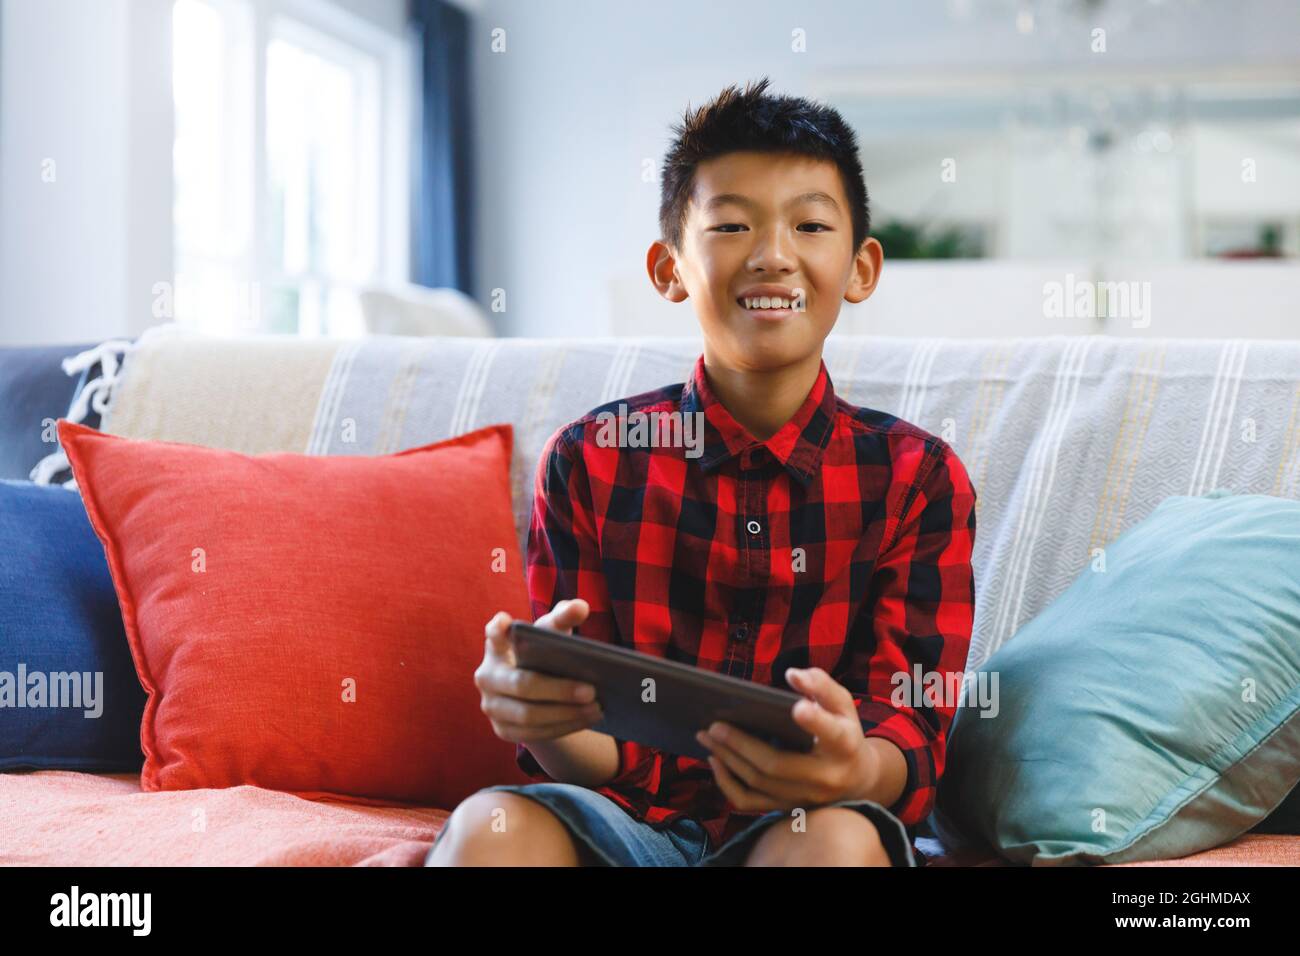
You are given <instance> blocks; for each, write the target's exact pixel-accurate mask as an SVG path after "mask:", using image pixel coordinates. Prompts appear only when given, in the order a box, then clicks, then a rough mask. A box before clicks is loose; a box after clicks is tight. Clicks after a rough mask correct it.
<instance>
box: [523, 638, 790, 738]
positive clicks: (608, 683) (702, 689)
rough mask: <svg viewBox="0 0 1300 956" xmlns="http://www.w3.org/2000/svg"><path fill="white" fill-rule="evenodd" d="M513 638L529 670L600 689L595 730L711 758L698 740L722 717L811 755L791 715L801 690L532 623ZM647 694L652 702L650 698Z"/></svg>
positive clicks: (757, 735) (749, 730) (729, 722)
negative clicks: (599, 711) (600, 712)
mask: <svg viewBox="0 0 1300 956" xmlns="http://www.w3.org/2000/svg"><path fill="white" fill-rule="evenodd" d="M510 637H511V640H512V641H513V642H514V650H515V662H516V663H517V664H518V665H519V666H520V667H522V668H524V669H525V670H532V671H538V672H540V673H543V674H549V675H551V676H553V677H564V678H568V679H569V680H577V681H583V682H585V683H588V684H591V685H592V686H593V687H595V688H596V699H597V700H598V701H599V702H600V706H601V709H602V710H603V711H604V717H603V719H602V720H601V721H600V722H599V723H597V724H592V725H591V727H590V728H589V729H591V730H596V731H599V732H600V733H603V734H609V735H610V736H612V737H617V738H619V739H622V740H635V741H636V742H637V743H639V744H645V745H647V746H650V747H657V748H659V749H660V750H663V751H666V752H667V753H672V754H679V755H681V756H686V757H695V758H697V759H700V760H706V759H708V757H709V751H708V750H706V749H705V748H704V747H702V746H701V745H700V743H699V742H698V741H697V740H696V739H695V733H696V731H699V730H705V729H706V728H708V726H709V725H710V724H712V723H713V722H714V721H717V720H721V721H725V722H726V723H728V724H731V725H733V726H735V727H739V728H740V729H741V730H743V731H745V732H746V733H749V734H752V735H753V736H755V737H757V738H759V739H760V740H763V741H765V742H766V743H768V744H770V745H771V746H773V747H776V748H778V749H780V750H795V751H799V752H801V753H807V752H808V751H809V750H811V749H812V746H813V737H812V735H811V734H810V733H808V731H806V730H804V729H803V728H802V727H800V726H799V725H798V724H797V723H795V719H794V717H793V715H792V714H791V713H790V711H791V709H792V708H793V707H794V705H795V704H796V703H798V702H799V701H800V700H802V699H804V698H803V695H802V694H796V693H795V692H794V691H789V690H781V689H779V688H776V687H766V686H764V685H762V684H757V683H755V682H753V681H748V680H743V679H742V678H739V677H731V676H729V675H727V674H718V673H715V672H713V671H706V670H703V669H701V668H699V667H692V666H691V665H689V664H683V663H681V662H680V661H670V660H668V659H666V658H663V657H655V656H654V655H652V654H642V653H640V652H639V651H633V650H629V649H628V648H626V647H620V646H618V645H615V644H607V643H605V642H604V641H596V640H592V639H591V638H587V637H581V636H580V635H576V634H564V633H561V632H559V631H553V630H549V629H547V628H542V627H537V626H536V625H535V624H529V623H528V622H527V621H513V622H512V623H511V625H510ZM648 680H653V682H654V683H653V684H650V683H648ZM651 690H653V695H651V694H650V691H651ZM646 697H650V698H651V699H649V700H646V699H643V698H646Z"/></svg>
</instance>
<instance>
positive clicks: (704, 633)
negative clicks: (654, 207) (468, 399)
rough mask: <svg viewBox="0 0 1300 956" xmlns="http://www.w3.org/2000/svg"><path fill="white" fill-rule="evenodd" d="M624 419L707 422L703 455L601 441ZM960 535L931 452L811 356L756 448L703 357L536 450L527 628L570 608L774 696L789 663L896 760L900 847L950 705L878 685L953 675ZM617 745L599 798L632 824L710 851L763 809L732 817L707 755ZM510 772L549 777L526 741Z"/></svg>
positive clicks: (933, 777) (970, 504)
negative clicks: (799, 394)
mask: <svg viewBox="0 0 1300 956" xmlns="http://www.w3.org/2000/svg"><path fill="white" fill-rule="evenodd" d="M620 405H621V406H624V407H623V408H622V409H620ZM637 411H640V412H645V413H647V415H648V414H649V413H650V412H680V413H683V414H690V413H694V412H702V413H703V422H704V428H703V454H701V455H698V456H697V457H692V455H693V454H694V452H693V451H692V449H690V448H688V447H684V446H683V443H681V442H679V443H678V444H677V446H676V447H618V446H617V444H615V445H613V446H611V445H610V442H609V441H608V436H609V433H610V430H609V429H608V427H607V426H602V422H601V420H599V419H598V418H597V415H598V413H600V412H608V413H612V414H613V415H615V416H617V415H619V414H620V412H622V413H624V414H625V415H626V414H627V413H631V412H637ZM627 420H628V421H629V422H632V421H635V419H627ZM695 420H698V419H695ZM602 427H605V435H604V436H603V437H601V438H600V439H598V435H600V434H601V429H602ZM664 434H665V435H666V434H667V433H666V432H665V433H664ZM685 434H686V435H688V436H689V435H690V434H691V433H690V432H686V433H685ZM625 444H632V443H631V442H627V443H625ZM639 444H640V445H642V446H644V445H645V444H647V443H646V442H639ZM974 540H975V491H974V489H973V488H972V487H971V483H970V479H969V478H968V477H967V474H966V470H965V468H964V467H963V465H962V463H961V461H960V460H959V459H958V458H957V455H956V454H955V453H954V452H953V450H952V448H951V447H950V446H949V445H947V444H946V443H945V442H944V441H943V440H941V439H939V438H937V437H935V436H933V435H930V434H928V433H927V432H925V431H923V430H921V429H920V428H917V427H916V426H914V425H910V424H908V423H907V422H904V421H901V420H899V419H897V418H895V417H893V416H891V415H888V414H886V413H884V412H879V411H874V410H872V409H869V408H858V407H856V406H854V405H850V404H849V403H848V402H846V401H844V400H843V399H842V398H838V397H836V395H835V392H834V390H833V388H832V386H831V380H830V376H829V375H828V374H827V371H826V365H825V362H823V363H822V365H821V370H820V372H819V374H818V377H817V381H816V383H815V384H814V385H813V387H812V390H811V391H810V392H809V394H808V397H807V398H806V399H805V401H804V403H803V405H802V407H800V409H799V410H798V411H797V412H796V413H795V415H794V417H793V418H792V419H791V420H790V421H789V422H787V423H786V424H785V426H784V427H782V428H781V429H780V430H779V431H778V432H777V433H776V434H775V435H773V436H772V437H771V438H769V439H768V440H767V441H765V442H760V441H758V440H757V439H755V438H754V437H753V436H752V435H750V434H749V433H748V432H747V431H746V430H745V429H744V427H743V426H741V425H740V424H739V423H738V422H737V421H736V420H735V419H734V418H733V417H732V416H731V414H730V413H729V412H728V411H727V410H726V408H725V407H723V405H722V404H721V402H719V401H718V398H717V396H716V395H715V394H714V393H713V390H712V389H711V388H710V386H709V382H708V379H707V377H706V375H705V371H704V357H703V356H701V357H700V358H699V359H698V360H697V361H696V363H695V369H694V372H693V374H692V377H691V380H690V381H689V382H686V383H684V384H676V385H669V386H666V387H664V388H661V389H657V390H655V391H652V392H646V393H644V394H642V395H637V396H635V397H632V398H626V399H622V400H620V401H615V402H610V403H608V404H606V405H602V406H600V407H599V408H597V409H593V410H592V411H591V412H589V413H588V414H587V415H584V416H583V417H582V418H580V419H578V420H577V421H575V422H572V423H571V424H568V425H565V426H564V427H562V428H560V429H559V430H558V431H557V432H556V433H555V434H554V435H553V436H552V437H551V438H550V440H549V441H548V442H547V444H546V447H545V450H544V451H543V453H542V458H541V461H540V463H539V466H538V471H537V478H536V485H535V500H534V504H533V511H532V518H531V522H530V527H529V533H528V590H529V595H530V598H531V601H532V610H533V613H534V616H535V617H537V616H541V615H542V614H544V613H546V612H547V611H549V610H550V609H551V608H552V607H553V606H554V605H555V604H556V603H557V602H559V601H561V600H564V599H566V598H574V597H580V598H582V599H583V600H585V601H586V602H587V603H588V604H589V605H590V606H591V616H590V617H589V618H588V619H587V621H586V622H584V623H583V624H582V625H581V626H580V627H579V628H578V629H577V632H578V633H579V634H581V635H582V636H584V637H588V638H593V639H596V640H602V641H610V642H612V643H616V644H621V645H623V646H626V647H631V648H633V649H635V650H638V651H642V652H644V653H647V654H656V655H659V656H662V657H668V658H670V659H673V660H678V661H685V662H687V663H690V664H693V665H695V666H697V667H703V668H707V669H708V670H713V671H718V672H720V673H723V674H731V675H734V676H739V677H743V678H747V679H749V680H753V681H758V682H759V683H762V684H767V685H770V686H773V687H780V688H784V689H787V690H788V689H790V688H789V686H788V685H787V684H786V683H785V680H784V677H783V674H784V672H785V669H786V668H787V667H821V668H823V669H824V670H825V671H826V672H827V673H829V674H830V675H831V676H832V677H834V678H835V680H837V681H839V682H840V683H841V684H843V685H844V686H845V687H847V688H848V689H849V691H850V692H851V693H852V694H853V696H854V703H855V704H856V706H857V710H858V715H859V717H860V718H861V721H862V730H863V733H864V734H866V735H867V736H878V737H884V738H885V739H887V740H890V741H893V743H895V744H896V745H897V746H898V747H899V749H901V750H902V752H903V756H904V757H905V758H906V761H907V784H906V787H905V788H904V790H903V794H902V796H901V797H899V799H898V800H897V801H896V802H895V803H894V804H893V805H892V806H891V807H889V810H890V811H891V812H892V813H894V814H895V815H896V816H897V817H898V818H899V819H900V820H901V821H902V822H903V824H904V825H905V826H906V828H907V830H908V833H909V835H910V836H912V837H913V838H915V836H916V825H917V824H918V823H919V822H920V821H921V820H923V819H925V818H926V817H927V816H928V815H929V813H930V810H931V808H932V806H933V804H934V798H935V785H936V784H937V782H938V780H939V776H940V774H941V773H942V772H943V764H944V744H945V739H946V736H947V733H948V729H949V726H950V725H951V723H952V719H953V714H954V712H955V709H956V708H955V701H952V702H944V703H940V704H939V705H935V703H936V702H934V701H933V699H922V700H915V699H914V696H915V697H920V696H921V695H920V689H919V688H918V689H917V690H915V691H911V690H909V693H908V695H907V699H906V700H905V701H904V706H896V705H895V703H894V702H893V701H891V696H893V695H894V694H895V688H896V687H897V686H898V683H897V682H896V681H894V680H891V678H893V675H895V674H896V673H899V672H904V673H906V674H907V675H908V676H909V678H912V677H914V674H915V672H914V668H915V667H916V666H917V665H919V666H920V669H921V672H922V675H923V679H924V678H925V677H929V675H931V674H932V673H938V674H940V675H944V683H943V684H942V685H940V686H947V685H948V678H947V676H946V675H947V674H949V673H951V672H953V671H959V670H961V669H962V668H964V667H965V665H966V655H967V651H968V650H969V645H970V636H971V624H972V620H973V617H974V610H975V583H974V575H973V573H972V571H971V561H970V559H971V548H972V545H973V544H974ZM903 686H904V687H907V688H911V687H912V686H913V685H912V683H910V682H909V683H908V684H905V685H903ZM948 704H952V705H953V706H949V705H948ZM617 742H618V753H619V767H618V773H617V775H616V776H615V777H614V778H613V779H612V780H610V781H609V782H608V783H607V784H606V785H604V786H602V787H598V788H596V789H597V791H598V792H599V793H602V794H604V795H606V796H607V797H609V798H610V799H612V800H613V801H614V802H615V803H617V804H618V805H619V806H620V807H622V808H623V809H624V810H626V811H627V812H628V813H630V814H632V815H633V816H634V817H636V818H638V819H640V820H644V821H646V822H647V823H651V824H667V823H668V822H670V821H672V820H674V819H676V818H677V817H679V816H682V815H687V816H691V817H693V818H695V819H696V820H698V821H700V822H701V823H702V824H703V825H704V827H705V828H706V830H707V831H708V833H709V836H710V838H711V839H712V841H713V845H715V846H718V845H721V844H722V843H723V842H725V841H726V840H728V839H730V838H731V836H733V835H734V834H735V833H737V832H739V831H740V830H741V829H742V828H743V827H744V826H746V825H748V824H749V823H752V822H753V820H754V819H756V818H757V817H758V816H759V815H760V814H758V813H754V812H747V813H742V812H740V811H738V810H736V809H735V808H734V807H733V806H732V804H731V803H730V802H729V801H728V800H727V799H726V796H725V795H724V794H723V792H722V790H721V789H720V788H719V787H718V786H717V784H716V782H715V780H714V778H713V772H712V770H710V768H709V765H708V763H707V762H706V761H704V760H699V759H696V758H692V757H682V756H678V755H675V754H669V753H664V752H661V751H659V750H658V749H655V748H652V747H647V746H643V745H641V744H638V743H635V742H634V741H630V740H618V741H617ZM516 759H517V761H518V764H519V766H520V768H521V769H522V770H523V771H524V772H525V773H527V774H528V775H529V777H530V778H531V779H533V780H535V781H542V780H549V779H550V778H549V777H548V776H547V775H546V773H545V771H544V770H543V769H542V767H541V766H540V764H538V763H537V761H536V759H535V758H534V757H533V755H532V754H530V753H529V752H528V750H527V748H526V747H525V746H524V745H523V744H518V745H517V746H516Z"/></svg>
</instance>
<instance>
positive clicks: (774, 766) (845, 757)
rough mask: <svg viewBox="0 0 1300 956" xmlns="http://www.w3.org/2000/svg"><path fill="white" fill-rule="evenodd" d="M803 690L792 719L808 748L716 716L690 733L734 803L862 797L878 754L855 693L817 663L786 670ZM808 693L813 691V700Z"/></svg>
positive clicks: (761, 805)
mask: <svg viewBox="0 0 1300 956" xmlns="http://www.w3.org/2000/svg"><path fill="white" fill-rule="evenodd" d="M786 680H787V682H788V683H789V684H790V686H791V687H793V688H794V689H795V690H797V691H799V692H801V693H803V694H805V695H806V697H805V699H804V700H801V701H799V702H798V703H797V704H795V705H794V711H793V713H794V719H795V722H796V723H798V724H799V726H800V727H802V728H803V729H804V730H806V731H808V732H809V733H810V734H812V735H813V737H814V738H815V740H814V743H813V749H812V751H811V752H809V753H798V752H797V751H790V750H778V749H777V748H775V747H773V746H771V745H770V744H767V743H765V742H764V741H762V740H759V739H758V738H757V737H753V736H751V735H749V734H747V733H745V732H744V731H742V730H740V729H739V728H737V727H734V726H732V725H731V724H727V723H723V722H721V721H718V722H715V723H714V724H713V725H712V726H711V727H709V728H708V729H707V730H703V731H700V732H699V733H697V734H696V735H695V739H696V740H698V741H699V742H700V743H701V744H702V745H703V746H704V747H706V748H707V749H708V750H709V751H710V752H711V753H712V754H713V756H711V757H710V758H709V766H710V767H712V768H713V775H714V778H715V779H716V780H717V781H718V786H719V787H721V788H722V792H723V793H724V794H726V797H727V799H728V800H730V801H731V803H732V804H733V805H734V806H735V807H736V809H737V810H741V811H748V810H764V811H765V810H792V809H794V808H795V807H807V806H817V805H821V804H826V803H835V802H836V801H839V800H856V799H862V794H863V792H864V791H865V789H866V787H867V786H868V785H869V784H870V781H871V780H872V778H873V777H874V775H875V772H876V766H875V764H876V757H875V755H874V751H872V750H871V749H870V748H869V747H868V746H867V742H866V737H865V736H864V735H863V733H862V722H861V721H860V720H859V719H858V712H857V708H856V707H854V705H853V695H852V694H851V693H849V691H848V688H846V687H844V686H843V685H842V684H840V683H839V682H837V681H836V680H835V679H834V678H832V677H831V676H830V675H829V674H827V673H826V672H825V671H824V670H822V669H821V668H820V667H811V668H807V669H803V670H801V669H799V668H794V667H791V668H789V669H788V670H787V671H786ZM808 698H812V699H811V700H810V699H808Z"/></svg>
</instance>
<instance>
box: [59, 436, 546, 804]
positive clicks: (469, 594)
mask: <svg viewBox="0 0 1300 956" xmlns="http://www.w3.org/2000/svg"><path fill="white" fill-rule="evenodd" d="M59 438H60V441H61V442H62V443H63V447H64V448H65V449H66V451H67V454H68V458H69V460H70V461H71V462H72V467H73V473H74V475H75V476H76V479H77V483H78V486H79V487H80V488H81V490H82V494H83V495H84V497H85V501H86V507H87V510H88V512H89V515H90V519H91V524H92V525H93V527H94V529H95V531H96V533H97V534H98V535H99V537H100V540H101V541H103V543H104V547H105V550H106V551H107V554H108V561H109V567H110V568H111V570H112V574H113V580H114V584H115V585H116V588H117V594H118V598H119V600H120V602H121V606H122V612H123V618H124V621H125V625H126V632H127V637H128V639H129V641H130V646H131V651H132V654H133V657H134V660H135V665H136V669H137V671H138V673H139V676H140V681H141V683H142V684H143V685H144V688H145V690H146V691H147V692H148V694H149V700H148V703H147V705H146V707H145V712H144V719H143V724H142V729H141V743H142V746H143V748H144V754H145V761H144V769H143V773H142V775H141V786H142V787H143V788H144V789H145V790H150V791H155V790H178V789H191V788H201V787H231V786H237V785H240V784H251V785H255V786H259V787H266V788H269V789H274V790H283V791H288V792H292V793H297V794H299V795H300V796H304V797H308V798H313V799H318V798H326V797H346V798H349V799H353V800H357V801H360V802H370V803H400V804H420V805H433V806H442V807H451V806H454V805H455V804H456V803H458V802H459V801H460V800H461V799H463V798H464V797H466V796H468V795H469V794H471V793H473V792H475V791H476V790H478V789H480V788H481V787H483V786H487V785H489V784H492V783H500V782H523V780H524V778H523V777H522V776H521V775H520V774H519V772H518V770H517V768H516V767H515V765H514V747H513V745H512V744H509V743H507V742H504V741H501V740H498V739H497V738H496V737H495V735H494V734H493V732H492V728H491V725H490V723H489V722H488V721H487V719H486V718H484V716H483V714H482V712H481V710H480V709H479V693H478V690H477V688H476V687H475V686H474V683H473V672H474V669H475V668H476V667H477V665H478V663H479V661H480V660H481V657H482V650H483V626H484V623H485V622H486V621H487V620H488V618H490V617H491V616H492V614H493V613H494V612H496V611H498V610H502V609H504V610H506V611H508V612H509V613H511V614H512V615H513V616H516V617H519V616H523V615H525V614H526V612H527V609H528V600H527V595H526V592H525V589H524V583H523V571H522V567H521V564H522V562H521V560H520V555H519V551H518V547H517V545H516V544H515V540H516V539H515V529H514V525H513V521H512V518H511V513H510V492H509V484H508V479H507V475H508V469H509V457H510V446H511V430H510V426H508V425H499V426H490V427H487V428H482V429H479V430H477V431H474V432H470V433H468V434H464V435H461V436H459V437H457V438H453V439H450V440H448V441H445V442H440V443H437V444H434V445H429V446H425V447H420V448H412V449H408V450H406V451H403V452H399V453H397V454H393V455H382V456H376V457H366V456H354V457H342V456H319V457H318V456H308V455H298V454H289V453H276V454H269V455H260V456H250V455H243V454H239V453H236V452H228V451H220V450H217V449H211V448H203V447H199V446H195V445H184V444H179V443H173V442H153V441H134V440H129V439H124V438H119V437H116V436H112V435H106V434H103V433H100V432H96V431H94V430H92V429H88V428H82V427H80V426H78V425H74V424H72V423H69V422H67V421H60V422H59Z"/></svg>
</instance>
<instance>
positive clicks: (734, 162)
mask: <svg viewBox="0 0 1300 956" xmlns="http://www.w3.org/2000/svg"><path fill="white" fill-rule="evenodd" d="M855 252H856V254H855ZM882 259H883V253H882V250H881V248H880V243H879V242H877V241H876V240H875V239H870V238H868V239H867V240H866V241H865V242H864V243H863V244H862V248H861V249H860V250H854V249H853V226H852V222H851V220H850V218H849V205H848V197H847V196H846V194H845V192H844V186H843V184H842V183H841V181H840V174H839V169H838V168H837V167H836V165H835V164H834V163H833V162H831V161H830V160H823V159H814V158H812V157H807V156H801V155H797V154H786V153H762V152H736V153H728V154H727V155H725V156H719V157H717V158H716V159H711V160H709V161H707V162H704V163H701V164H700V165H699V166H698V167H697V169H696V174H695V190H694V194H693V195H692V198H691V202H690V203H689V205H688V207H687V214H686V222H685V225H684V228H683V232H682V248H681V249H680V250H673V249H672V248H671V247H669V246H668V245H666V244H665V243H663V242H658V241H656V242H655V243H653V244H652V245H651V247H650V251H649V253H648V255H647V260H646V265H647V268H648V269H649V272H650V278H651V281H653V282H654V284H655V287H656V288H657V289H658V290H659V293H660V294H661V295H663V296H664V297H665V298H667V299H669V300H670V301H672V302H681V301H682V300H683V299H687V298H689V299H691V301H692V302H693V303H694V305H695V314H696V317H697V318H698V319H699V322H700V327H701V329H702V330H703V332H704V344H705V361H706V362H708V363H720V364H722V365H724V366H726V367H729V368H733V369H737V370H743V371H774V370H777V369H780V368H783V367H786V366H790V365H795V364H799V363H801V362H811V361H812V359H813V357H814V356H816V357H817V358H818V359H820V356H821V349H822V342H823V341H824V340H825V338H826V336H827V335H829V334H830V331H831V329H832V328H833V327H834V325H835V319H836V318H837V317H838V316H839V311H840V302H841V301H845V300H847V301H849V302H861V301H862V300H863V299H865V298H867V296H869V295H870V294H871V293H872V291H873V290H874V289H875V286H876V282H877V279H878V278H879V275H880V267H881V262H882ZM763 286H770V287H772V290H771V292H776V290H784V291H786V292H787V293H788V294H789V297H790V298H792V299H794V300H795V302H794V304H793V307H792V308H790V309H770V308H769V309H762V308H754V307H753V305H752V303H751V305H750V306H748V307H747V306H746V305H745V304H744V302H743V301H740V300H741V299H743V297H744V296H745V294H746V293H747V292H749V291H751V290H756V291H757V292H758V294H759V295H763V294H769V293H768V292H767V291H766V290H763V289H762V288H761V287H763ZM800 297H801V300H800Z"/></svg>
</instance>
